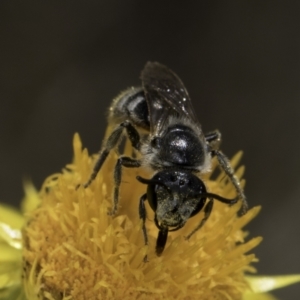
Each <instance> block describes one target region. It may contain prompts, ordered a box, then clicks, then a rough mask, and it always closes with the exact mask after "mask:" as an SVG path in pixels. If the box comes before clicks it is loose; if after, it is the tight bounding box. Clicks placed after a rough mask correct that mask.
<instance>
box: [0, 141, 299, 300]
mask: <svg viewBox="0 0 300 300" xmlns="http://www.w3.org/2000/svg"><path fill="white" fill-rule="evenodd" d="M73 144H74V160H73V163H72V164H70V165H67V166H66V168H65V169H64V170H63V171H62V173H58V174H54V175H52V176H50V177H48V178H47V179H46V180H45V183H44V184H43V186H42V188H41V190H40V192H37V191H35V190H34V189H33V188H32V187H31V186H29V185H27V187H26V190H25V191H26V199H25V201H24V203H23V213H25V215H26V225H25V226H24V227H23V230H22V234H21V228H22V226H23V225H24V218H23V217H22V215H20V214H18V213H17V212H15V211H14V210H12V209H9V208H7V207H4V206H1V207H0V243H1V244H0V245H1V250H0V263H1V265H0V299H15V300H16V299H18V300H19V299H20V300H21V299H27V300H35V299H49V300H53V299H64V300H68V299H76V300H81V299H88V300H93V299H141V300H142V299H189V300H192V299H202V300H206V299H207V300H210V299H215V300H216V299H226V300H230V299H232V300H234V299H239V300H241V299H244V300H249V299H256V300H258V299H265V300H267V299H274V298H270V297H271V296H270V295H267V294H261V293H264V292H267V291H269V290H270V284H269V285H266V284H264V285H260V284H259V283H261V282H265V283H266V282H267V281H266V278H255V277H246V276H245V273H253V272H254V271H255V269H254V268H253V266H252V265H251V263H253V262H256V261H257V259H256V258H255V255H254V254H249V251H251V250H252V249H253V248H254V247H255V246H257V245H258V244H259V243H260V241H261V238H260V237H258V238H253V239H247V241H245V239H246V237H247V233H246V232H244V231H242V228H243V227H244V226H245V225H246V224H247V223H248V222H249V221H250V220H251V219H253V218H254V217H255V216H256V215H257V213H258V212H259V210H260V208H259V207H256V208H253V209H251V210H249V212H248V213H247V214H246V215H244V216H242V217H237V211H238V209H239V205H234V206H232V207H228V206H226V205H224V204H222V203H215V206H214V209H213V212H212V214H211V216H210V218H209V220H208V221H207V223H206V224H205V226H204V227H203V228H202V229H201V230H199V231H198V232H197V233H195V235H194V236H193V237H192V238H191V239H190V240H189V241H186V240H185V239H184V236H185V235H187V234H188V233H189V232H190V231H191V230H192V229H193V228H194V227H195V226H196V224H198V222H199V220H200V219H201V218H202V217H203V212H201V213H199V215H197V216H195V217H193V218H192V219H190V220H189V221H188V222H187V224H186V225H185V226H184V228H182V229H181V230H179V231H177V232H174V233H171V234H170V236H169V237H168V241H167V245H166V249H165V250H164V252H163V254H162V255H161V256H160V257H157V256H156V254H155V241H156V236H157V228H156V227H155V224H154V222H153V212H152V211H151V209H150V207H149V206H147V213H148V218H147V221H146V226H147V230H148V234H149V246H145V245H144V240H143V235H142V232H141V221H140V219H139V214H138V200H139V198H140V196H141V195H142V194H143V193H144V192H145V186H144V185H142V184H139V183H138V182H137V181H136V179H135V178H136V176H137V175H138V174H139V175H143V176H144V175H145V177H147V174H140V170H134V169H126V170H124V175H123V178H122V179H123V181H122V186H121V191H120V195H121V198H120V207H119V211H118V214H117V215H116V216H114V217H112V216H109V215H108V214H107V211H108V210H109V209H110V208H111V204H112V201H111V198H112V197H111V196H112V195H111V194H112V190H113V180H112V178H113V167H114V164H115V161H116V157H117V156H116V154H114V153H112V154H111V155H110V156H109V158H108V160H107V161H106V162H105V164H104V166H103V168H102V169H101V171H100V173H99V174H98V176H97V178H96V179H95V181H94V182H93V183H92V184H91V185H90V186H89V187H88V188H86V189H84V188H82V187H79V188H78V189H76V186H78V184H80V183H82V182H85V180H86V179H87V178H88V177H89V175H90V172H91V168H92V166H93V163H94V159H95V157H90V156H89V155H88V153H87V151H86V150H82V146H81V142H80V139H79V136H78V135H75V137H74V143H73ZM126 151H130V149H129V147H127V149H126ZM240 157H241V153H238V154H237V155H236V156H235V157H234V158H233V159H232V165H233V166H234V167H236V166H237V164H238V162H239V160H240ZM243 171H244V168H243V167H241V168H239V169H237V171H236V175H237V176H238V177H239V178H241V177H242V175H243ZM148 175H149V174H148ZM148 177H149V176H148ZM204 180H205V182H206V185H207V186H208V188H209V190H211V191H213V192H214V193H217V194H221V195H224V196H226V197H228V198H231V197H233V196H234V190H233V188H232V187H231V184H230V183H228V182H227V180H226V178H225V177H224V174H220V175H219V177H218V178H217V179H215V180H211V179H210V178H209V177H207V178H204ZM242 184H244V182H243V181H242ZM29 211H31V212H30V213H28V212H29ZM21 236H22V240H23V243H21ZM21 248H22V249H21ZM3 250H4V251H3ZM146 254H147V255H148V260H149V262H146V263H145V262H144V261H143V258H144V257H145V255H146ZM21 273H22V280H21ZM285 279H286V282H285V283H286V284H289V283H291V282H293V281H294V282H296V281H300V278H299V276H298V277H293V278H291V277H286V278H285ZM270 280H271V278H269V283H270ZM274 280H275V281H273V287H276V283H277V285H278V283H279V282H280V280H281V281H282V280H283V279H282V278H278V279H274ZM274 282H275V284H274ZM279 285H280V284H279ZM24 294H25V295H26V298H25V296H24ZM259 297H263V298H259Z"/></svg>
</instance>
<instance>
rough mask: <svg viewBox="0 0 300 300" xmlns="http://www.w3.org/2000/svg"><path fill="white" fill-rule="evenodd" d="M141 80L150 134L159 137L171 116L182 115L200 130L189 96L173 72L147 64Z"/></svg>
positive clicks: (161, 66)
mask: <svg viewBox="0 0 300 300" xmlns="http://www.w3.org/2000/svg"><path fill="white" fill-rule="evenodd" d="M141 78H142V83H143V88H144V91H145V95H146V99H147V103H148V108H149V115H150V131H151V133H152V134H155V135H156V134H158V135H159V133H160V132H161V131H162V130H163V129H164V125H165V123H166V122H167V121H168V119H169V118H170V117H171V116H175V117H180V116H183V115H184V116H186V117H187V118H189V119H190V120H191V121H192V122H193V123H194V124H195V125H196V126H197V127H199V129H200V130H201V126H200V124H199V122H198V120H197V118H196V114H195V112H194V109H193V106H192V103H191V99H190V97H189V94H188V92H187V90H186V88H185V86H184V85H183V83H182V81H181V80H180V78H179V77H178V76H177V75H176V74H175V73H174V72H173V71H171V70H170V69H168V68H167V67H166V66H164V65H161V64H159V63H157V62H148V63H147V64H146V66H145V68H144V69H143V71H142V76H141Z"/></svg>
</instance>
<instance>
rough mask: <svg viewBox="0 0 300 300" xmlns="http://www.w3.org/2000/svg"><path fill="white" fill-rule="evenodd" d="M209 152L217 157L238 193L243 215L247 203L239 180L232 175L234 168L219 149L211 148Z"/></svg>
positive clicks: (246, 208)
mask: <svg viewBox="0 0 300 300" xmlns="http://www.w3.org/2000/svg"><path fill="white" fill-rule="evenodd" d="M211 154H212V156H217V159H218V162H219V165H220V167H221V168H222V169H223V171H224V172H225V173H226V175H227V176H228V177H229V179H230V181H231V182H232V184H233V185H234V187H235V189H236V192H237V194H238V197H239V199H240V200H241V201H242V209H241V213H242V215H244V214H245V213H246V212H247V210H248V203H247V200H246V196H245V194H244V191H243V189H242V188H241V186H240V181H239V180H238V178H237V177H236V176H235V175H234V170H233V169H232V167H231V165H230V161H229V160H228V158H227V157H226V156H225V155H224V154H223V153H222V152H221V151H219V150H212V151H211Z"/></svg>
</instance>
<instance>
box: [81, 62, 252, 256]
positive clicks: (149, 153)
mask: <svg viewBox="0 0 300 300" xmlns="http://www.w3.org/2000/svg"><path fill="white" fill-rule="evenodd" d="M141 78H142V83H143V86H142V87H138V88H130V89H128V90H126V91H125V92H123V93H122V94H121V95H119V96H118V97H117V98H116V99H115V100H114V101H113V104H112V106H111V108H110V112H109V122H110V124H115V126H116V127H115V129H114V131H113V132H112V133H111V135H110V136H109V137H108V139H107V140H106V141H105V143H104V146H103V149H102V151H101V153H100V156H99V159H98V161H97V162H96V165H95V167H94V171H93V173H92V175H91V177H90V179H89V181H88V182H87V183H86V184H85V187H86V186H88V185H89V184H90V183H91V182H92V180H93V179H94V178H95V177H96V175H97V173H98V171H99V170H100V169H101V166H102V164H103V163H104V161H105V159H106V157H107V155H108V154H109V152H110V150H111V149H113V148H114V147H116V146H117V145H118V144H119V142H120V140H121V137H122V136H123V134H124V133H125V131H126V133H127V136H128V138H129V140H130V142H131V144H132V146H133V148H135V149H136V150H137V151H138V152H140V154H141V155H140V157H141V158H140V159H135V158H132V157H126V156H120V157H119V159H118V160H117V162H116V167H115V171H114V180H115V189H114V205H113V209H112V212H111V213H112V214H115V213H116V211H117V207H118V199H119V187H120V184H121V177H122V167H127V168H139V167H145V168H148V169H150V170H151V171H152V172H153V173H154V175H153V177H152V178H151V179H145V178H141V177H137V179H138V180H139V181H140V182H141V183H144V184H147V193H145V194H144V195H142V196H141V199H140V206H139V215H140V218H141V219H142V220H143V233H144V239H145V244H147V243H148V237H147V231H146V226H145V222H146V209H145V205H144V201H146V200H148V202H149V204H150V206H151V208H152V209H153V210H154V212H155V219H154V221H155V224H156V226H157V227H158V229H159V234H158V238H157V244H156V253H157V254H158V255H160V254H161V253H162V252H163V249H164V247H165V244H166V241H167V236H168V232H169V231H175V230H178V229H180V228H182V227H183V226H184V225H185V223H186V222H187V220H188V219H189V218H190V217H192V216H194V215H196V214H197V213H198V212H199V211H200V210H201V209H202V208H203V207H204V213H205V216H204V218H203V220H202V221H201V222H200V223H199V225H198V226H197V227H196V228H195V229H194V230H193V231H192V232H191V233H190V234H189V235H188V236H187V238H190V237H191V236H192V234H193V233H195V232H196V231H197V230H198V229H199V228H201V227H202V226H203V224H204V223H205V221H206V220H207V219H208V217H209V215H210V213H211V211H212V208H213V200H214V199H216V200H218V201H221V202H223V203H226V204H234V203H236V202H237V201H238V200H239V199H240V200H241V201H242V202H243V208H242V212H243V213H245V212H246V211H247V203H246V199H245V196H244V193H243V191H242V189H241V187H240V184H239V181H238V180H237V179H236V177H235V176H234V172H233V170H232V168H231V166H230V164H229V161H228V159H227V158H226V156H225V155H224V154H223V153H222V152H220V151H219V149H218V146H219V143H220V133H219V132H218V131H215V132H211V133H209V134H207V135H204V134H203V132H202V129H201V126H200V123H199V122H198V120H197V118H196V115H195V113H194V110H193V107H192V104H191V101H190V98H189V95H188V93H187V91H186V89H185V87H184V85H183V83H182V82H181V80H180V79H179V78H178V76H177V75H176V74H175V73H173V72H172V71H171V70H170V69H168V68H167V67H165V66H163V65H161V64H159V63H151V62H149V63H147V64H146V66H145V68H144V70H143V72H142V76H141ZM213 156H216V157H217V159H218V162H219V165H220V166H221V168H222V169H223V170H224V171H225V173H226V174H227V176H228V177H229V179H230V180H231V182H232V183H233V185H234V187H235V189H236V191H237V197H236V198H235V199H225V198H223V197H221V196H219V195H216V194H212V193H208V192H207V190H206V187H205V185H204V183H203V181H202V180H201V179H200V178H199V175H201V174H203V173H206V172H209V171H210V167H211V158H212V157H213ZM207 198H208V199H209V201H208V202H207V203H206V200H207Z"/></svg>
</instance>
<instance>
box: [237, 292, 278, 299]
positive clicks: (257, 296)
mask: <svg viewBox="0 0 300 300" xmlns="http://www.w3.org/2000/svg"><path fill="white" fill-rule="evenodd" d="M243 300H277V298H275V297H274V296H273V295H271V294H266V293H259V294H254V293H251V294H245V295H244V296H243Z"/></svg>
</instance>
